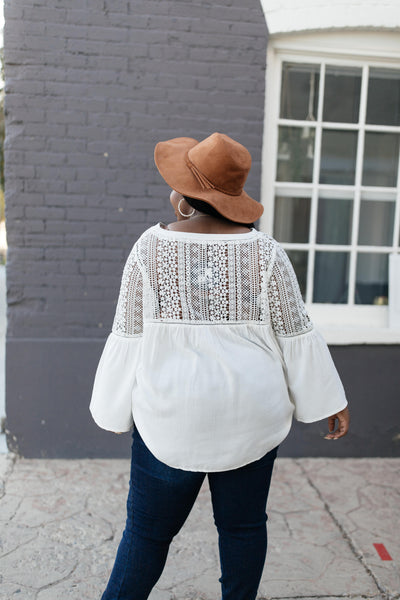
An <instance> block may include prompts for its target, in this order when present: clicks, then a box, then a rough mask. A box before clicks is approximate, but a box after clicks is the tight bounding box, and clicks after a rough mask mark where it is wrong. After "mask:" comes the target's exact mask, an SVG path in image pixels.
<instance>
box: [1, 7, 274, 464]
mask: <svg viewBox="0 0 400 600" xmlns="http://www.w3.org/2000/svg"><path fill="white" fill-rule="evenodd" d="M5 21H6V23H5V32H4V44H5V76H6V85H5V90H6V97H5V111H6V141H5V176H6V227H7V242H8V257H7V302H8V311H7V318H8V328H7V343H6V402H7V420H8V429H9V431H10V433H9V436H8V442H9V445H10V446H11V447H12V448H13V449H14V450H16V451H19V452H20V453H22V454H24V455H25V456H90V455H105V456H121V455H126V453H127V452H128V450H127V448H128V442H127V441H126V439H125V441H123V440H121V439H120V438H123V437H125V436H112V434H109V436H107V434H106V433H104V432H101V431H100V430H99V429H98V428H97V427H96V426H95V425H94V424H93V423H92V421H91V417H90V415H89V412H88V403H89V399H90V393H91V386H92V384H93V378H94V372H95V368H96V365H97V362H98V359H99V356H100V353H101V350H102V348H103V345H104V340H105V338H106V336H107V335H108V333H109V331H110V328H111V325H112V319H113V316H114V311H115V306H116V302H117V297H118V291H119V284H120V279H121V275H122V269H123V265H124V262H125V259H126V257H127V255H128V253H129V251H130V249H131V247H132V245H133V243H134V242H135V240H136V239H137V237H138V236H139V234H140V233H141V232H142V231H143V230H144V229H145V228H147V227H148V226H149V225H153V224H154V223H156V222H157V221H159V220H162V221H167V222H168V221H170V220H173V218H172V217H173V213H172V210H171V209H169V204H168V195H169V190H168V187H167V186H166V184H165V183H164V182H163V180H162V179H161V177H160V176H159V175H158V172H157V170H156V168H155V166H154V163H153V150H154V145H155V143H156V142H157V141H159V140H161V139H167V138H170V137H175V136H181V135H187V136H190V137H196V138H200V139H201V138H203V137H206V136H207V135H209V134H210V133H212V132H213V131H220V132H223V133H227V134H229V135H231V136H232V137H234V138H236V139H237V140H239V141H240V142H242V143H243V144H245V145H246V146H247V147H248V148H249V150H250V151H251V153H252V155H253V168H252V172H251V174H250V176H249V179H248V185H247V186H246V190H247V191H248V192H249V193H250V194H251V195H253V196H254V197H255V198H257V199H258V198H259V185H260V157H261V145H262V130H263V107H264V81H265V57H266V43H267V31H266V25H265V19H264V16H263V13H262V9H261V5H260V2H259V0H245V1H244V0H216V1H195V2H188V1H187V0H173V1H172V0H158V1H155V0H141V1H128V0H112V1H107V0H105V1H102V0H35V2H34V3H32V2H29V1H28V0H5ZM22 414H23V415H24V418H23V419H21V415H22Z"/></svg>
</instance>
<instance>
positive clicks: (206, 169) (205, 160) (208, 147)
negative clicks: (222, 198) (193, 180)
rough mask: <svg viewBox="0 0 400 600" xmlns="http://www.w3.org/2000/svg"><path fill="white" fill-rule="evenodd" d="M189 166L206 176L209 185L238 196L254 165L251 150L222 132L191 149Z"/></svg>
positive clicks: (214, 134)
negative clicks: (252, 164)
mask: <svg viewBox="0 0 400 600" xmlns="http://www.w3.org/2000/svg"><path fill="white" fill-rule="evenodd" d="M187 156H188V166H189V167H190V168H192V167H194V170H195V171H197V173H200V177H201V176H204V177H205V178H206V180H208V181H209V183H210V186H212V187H213V188H215V189H217V190H219V191H221V192H224V193H226V194H231V195H232V196H239V195H240V194H241V193H242V191H243V186H244V184H245V181H246V179H247V175H248V174H249V171H250V167H251V155H250V152H249V151H248V150H247V148H245V147H244V146H243V145H242V144H240V143H239V142H236V141H235V140H233V139H232V138H230V137H229V136H227V135H225V134H223V133H217V132H216V133H213V134H212V135H210V136H209V137H208V138H206V139H205V140H203V141H202V142H199V143H198V144H196V145H195V146H194V147H193V148H191V149H190V150H189V151H188V154H187Z"/></svg>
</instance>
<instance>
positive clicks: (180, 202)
mask: <svg viewBox="0 0 400 600" xmlns="http://www.w3.org/2000/svg"><path fill="white" fill-rule="evenodd" d="M184 199H185V198H181V199H180V200H179V204H178V211H179V214H180V215H182V217H192V216H193V215H194V213H195V212H196V209H195V208H193V210H192V212H191V213H189V214H188V215H185V213H183V212H182V211H181V204H182V202H183V201H184Z"/></svg>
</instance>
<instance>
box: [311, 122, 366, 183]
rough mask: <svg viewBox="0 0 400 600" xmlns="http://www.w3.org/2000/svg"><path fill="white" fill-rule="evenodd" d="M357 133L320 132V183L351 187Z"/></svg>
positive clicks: (326, 130) (353, 174)
mask: <svg viewBox="0 0 400 600" xmlns="http://www.w3.org/2000/svg"><path fill="white" fill-rule="evenodd" d="M356 152H357V132H356V131H343V130H336V131H332V130H328V129H325V130H323V131H322V143H321V168H320V175H319V181H320V183H335V184H338V185H347V184H349V185H353V184H354V177H355V168H356Z"/></svg>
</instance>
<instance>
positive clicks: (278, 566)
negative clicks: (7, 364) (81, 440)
mask: <svg viewBox="0 0 400 600" xmlns="http://www.w3.org/2000/svg"><path fill="white" fill-rule="evenodd" d="M0 465H1V469H0V474H1V479H2V482H3V484H2V487H1V488H0V520H1V543H0V572H1V579H0V581H1V585H0V599H1V600H11V599H17V598H18V599H19V600H98V599H99V598H100V596H101V593H102V591H103V589H104V587H105V584H106V581H107V578H108V575H109V572H110V569H111V567H112V564H113V561H114V557H115V552H116V549H117V545H118V543H119V540H120V537H121V534H122V530H123V527H124V522H125V502H126V496H127V490H128V481H129V461H128V460H103V459H101V460H46V459H40V460H27V459H20V458H15V457H13V456H12V455H8V456H5V455H3V456H0ZM267 512H268V515H269V520H268V535H269V547H268V554H267V561H266V564H265V569H264V574H263V578H262V583H261V586H260V590H259V598H260V599H261V598H285V599H286V598H304V599H306V598H307V599H309V598H329V599H330V600H334V599H336V598H353V599H354V600H356V599H361V598H370V599H372V598H375V599H378V598H379V599H386V600H388V599H392V598H400V568H399V567H400V529H399V528H400V459H397V458H396V459H380V458H376V459H325V458H317V459H315V458H313V459H311V458H309V459H288V458H278V459H277V461H276V464H275V470H274V474H273V478H272V485H271V492H270V497H269V501H268V510H267ZM374 544H383V545H384V548H385V549H386V550H387V552H388V553H389V554H390V556H391V558H392V560H383V559H382V558H381V556H380V555H379V553H378V551H377V549H376V548H375V547H374ZM382 556H383V558H384V555H382ZM219 576H220V571H219V561H218V546H217V533H216V529H215V526H214V523H213V517H212V510H211V504H210V495H209V489H208V486H207V478H206V479H205V483H204V485H203V487H202V489H201V491H200V494H199V496H198V498H197V500H196V503H195V505H194V507H193V509H192V512H191V513H190V515H189V518H188V520H187V521H186V523H185V525H184V527H183V528H182V530H181V531H180V533H179V534H178V535H177V536H176V537H175V539H174V541H173V543H172V545H171V548H170V553H169V555H168V560H167V564H166V567H165V570H164V572H163V575H162V577H161V579H160V580H159V582H158V584H157V586H156V589H154V591H153V593H152V594H151V596H150V598H151V600H195V599H197V600H200V599H202V600H219V599H220V597H221V596H220V584H219V581H218V577H219Z"/></svg>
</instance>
